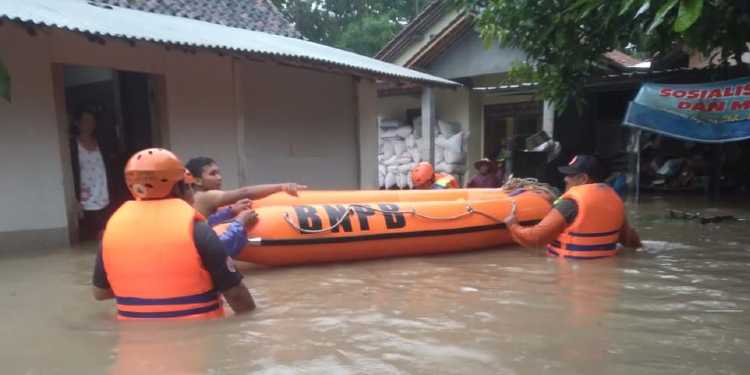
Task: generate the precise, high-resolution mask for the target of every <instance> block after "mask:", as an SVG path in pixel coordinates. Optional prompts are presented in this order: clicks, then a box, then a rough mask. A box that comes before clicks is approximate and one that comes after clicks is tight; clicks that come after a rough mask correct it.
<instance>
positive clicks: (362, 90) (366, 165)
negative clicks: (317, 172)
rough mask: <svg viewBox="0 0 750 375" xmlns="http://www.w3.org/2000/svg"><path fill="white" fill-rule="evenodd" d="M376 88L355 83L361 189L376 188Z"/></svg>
mask: <svg viewBox="0 0 750 375" xmlns="http://www.w3.org/2000/svg"><path fill="white" fill-rule="evenodd" d="M377 103H378V88H377V85H376V84H375V82H372V81H369V80H359V81H358V82H357V110H358V114H357V119H358V121H359V124H358V125H359V129H358V133H359V134H358V136H359V168H360V171H359V184H360V186H359V187H360V188H361V189H377V188H378V127H377V125H378V106H377Z"/></svg>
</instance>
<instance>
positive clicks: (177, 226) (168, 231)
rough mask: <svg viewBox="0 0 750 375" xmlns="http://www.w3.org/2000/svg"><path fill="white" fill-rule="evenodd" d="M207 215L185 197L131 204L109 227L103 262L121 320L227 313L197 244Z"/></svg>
mask: <svg viewBox="0 0 750 375" xmlns="http://www.w3.org/2000/svg"><path fill="white" fill-rule="evenodd" d="M196 220H203V217H202V216H201V215H200V214H199V213H197V212H196V211H195V209H193V207H191V206H190V205H188V204H187V203H186V202H185V201H183V200H181V199H162V200H145V201H129V202H127V203H125V204H123V205H122V206H121V207H120V208H119V209H118V210H117V211H116V212H115V213H114V215H112V218H111V219H110V220H109V222H108V223H107V228H106V230H105V232H104V238H103V240H102V258H103V261H104V268H105V270H106V272H107V279H108V281H109V283H110V285H111V287H112V291H113V292H114V294H115V298H116V301H117V312H118V318H120V319H146V318H173V319H185V318H203V319H205V318H214V317H221V316H223V315H224V309H223V307H222V304H221V300H220V299H219V294H218V292H217V291H216V290H215V289H214V287H213V283H212V281H211V275H210V274H209V273H208V271H207V270H206V269H205V268H204V266H203V262H202V260H201V257H200V254H199V253H198V249H197V248H196V247H195V243H194V240H193V225H194V223H195V221H196Z"/></svg>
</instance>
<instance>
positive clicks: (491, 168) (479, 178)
mask: <svg viewBox="0 0 750 375" xmlns="http://www.w3.org/2000/svg"><path fill="white" fill-rule="evenodd" d="M474 168H476V170H477V172H479V174H478V175H476V176H474V177H472V178H471V180H470V181H469V183H467V184H466V187H467V188H490V189H491V188H496V187H500V185H502V183H501V181H500V180H499V179H498V177H497V164H496V163H495V162H494V161H492V160H490V159H488V158H484V159H480V160H477V161H476V162H474Z"/></svg>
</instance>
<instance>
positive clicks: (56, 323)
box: [0, 197, 750, 375]
mask: <svg viewBox="0 0 750 375" xmlns="http://www.w3.org/2000/svg"><path fill="white" fill-rule="evenodd" d="M689 202H692V203H689ZM668 207H672V208H678V209H680V208H682V209H684V208H689V209H695V210H698V209H704V208H708V207H721V205H719V206H717V205H716V204H710V205H709V204H708V203H704V202H703V201H702V200H700V198H697V199H692V200H682V199H681V200H671V201H669V200H664V199H662V198H653V197H651V198H647V199H645V201H644V202H643V203H642V204H641V205H640V206H639V207H638V208H637V209H633V210H632V213H631V221H633V223H634V224H635V226H636V227H638V228H639V229H640V232H641V236H642V237H643V238H644V239H645V240H646V247H647V248H646V249H644V250H642V251H639V252H634V253H629V254H625V255H622V256H619V257H617V258H613V259H603V260H593V261H561V260H559V259H556V258H551V257H547V256H545V255H544V253H543V252H542V251H541V250H523V249H519V248H512V247H511V248H503V249H497V250H488V251H481V252H472V253H465V254H457V255H442V256H430V257H418V258H397V259H389V260H378V261H367V262H357V263H347V264H335V265H324V266H305V267H293V268H292V267H290V268H278V269H256V268H250V267H248V268H247V269H245V270H244V271H243V272H244V273H245V274H246V278H245V283H246V285H247V286H248V287H249V288H250V290H251V292H252V293H253V295H254V296H255V298H256V302H257V303H258V306H259V308H258V310H257V311H256V312H254V313H252V314H250V315H245V316H234V317H231V318H228V319H224V320H221V321H212V322H145V323H143V322H141V323H132V322H131V323H118V322H116V321H115V320H114V306H113V302H112V301H106V302H96V301H94V300H93V299H92V297H91V295H90V288H91V282H90V278H91V271H92V267H93V263H94V256H95V254H94V248H93V247H83V248H74V249H59V250H56V251H52V252H45V253H43V254H39V253H38V252H34V251H32V250H31V249H30V251H29V253H30V254H34V255H28V256H24V257H18V256H3V257H2V258H0V296H2V299H0V366H2V373H3V374H99V373H115V374H140V373H154V374H157V373H164V374H246V373H256V374H605V373H606V374H681V375H684V374H747V373H750V314H749V312H750V267H748V266H749V265H750V231H749V230H748V226H750V222H744V223H742V222H740V223H721V224H709V225H701V224H699V223H696V222H686V221H678V220H671V219H666V218H665V215H664V210H665V209H666V208H668ZM723 207H724V209H723V210H721V211H709V212H717V213H719V212H721V213H731V214H734V215H737V216H744V217H750V210H748V209H746V208H742V207H738V206H737V205H735V204H729V203H725V204H724V205H723ZM631 208H632V206H631Z"/></svg>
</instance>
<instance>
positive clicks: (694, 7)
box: [674, 0, 703, 33]
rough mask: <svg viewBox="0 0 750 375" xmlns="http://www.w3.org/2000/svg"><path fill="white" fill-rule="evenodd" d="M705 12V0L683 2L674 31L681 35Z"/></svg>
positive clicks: (686, 0)
mask: <svg viewBox="0 0 750 375" xmlns="http://www.w3.org/2000/svg"><path fill="white" fill-rule="evenodd" d="M702 12H703V0H681V1H680V9H679V11H678V13H677V20H676V21H675V23H674V31H676V32H678V33H681V32H684V31H685V30H687V29H689V28H690V26H693V24H694V23H695V21H697V20H698V18H699V17H700V16H701V13H702Z"/></svg>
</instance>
